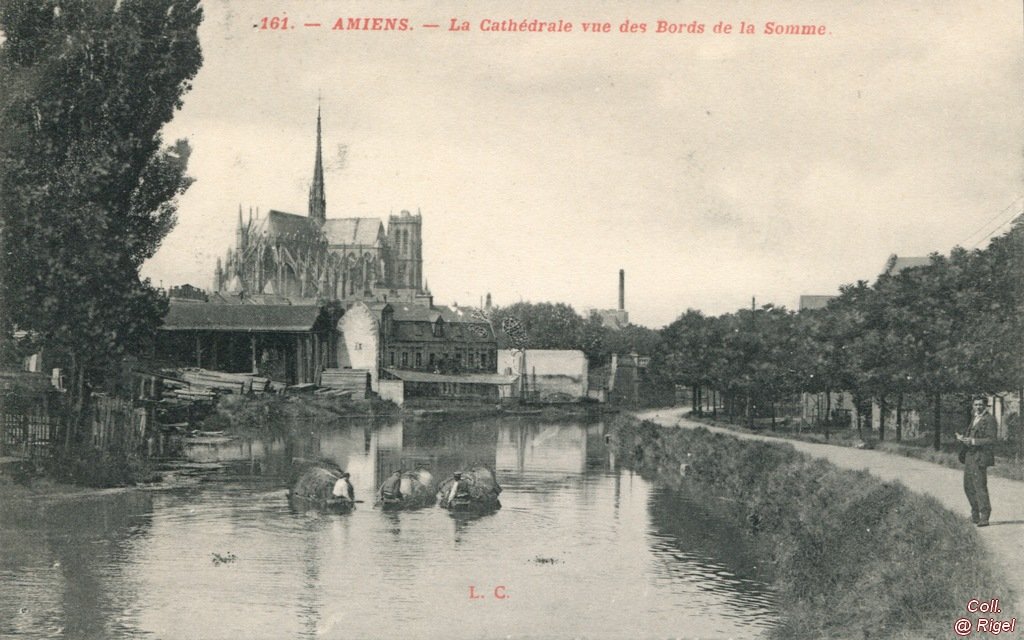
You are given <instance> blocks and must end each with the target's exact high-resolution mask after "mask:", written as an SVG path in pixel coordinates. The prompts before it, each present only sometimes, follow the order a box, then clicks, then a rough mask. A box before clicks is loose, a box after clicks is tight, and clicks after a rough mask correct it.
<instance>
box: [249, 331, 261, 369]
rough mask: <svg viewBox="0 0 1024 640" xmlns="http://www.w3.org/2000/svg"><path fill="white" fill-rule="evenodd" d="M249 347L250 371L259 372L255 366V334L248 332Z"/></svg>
mask: <svg viewBox="0 0 1024 640" xmlns="http://www.w3.org/2000/svg"><path fill="white" fill-rule="evenodd" d="M249 347H250V349H251V351H252V372H253V373H259V369H258V368H257V367H256V334H255V333H250V334H249Z"/></svg>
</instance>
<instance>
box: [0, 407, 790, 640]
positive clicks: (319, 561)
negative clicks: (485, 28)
mask: <svg viewBox="0 0 1024 640" xmlns="http://www.w3.org/2000/svg"><path fill="white" fill-rule="evenodd" d="M187 451H188V454H189V456H190V458H191V460H193V461H194V462H202V463H209V465H210V466H215V470H214V471H211V472H207V473H208V475H207V476H206V478H205V481H204V482H201V483H199V484H197V485H194V486H191V487H188V488H182V489H177V490H171V491H159V492H155V493H145V492H128V493H121V494H117V495H110V496H100V497H96V498H93V499H92V500H90V501H88V503H86V502H85V501H83V502H78V501H72V502H68V501H62V502H59V503H55V504H54V505H52V506H50V507H47V508H42V507H39V506H37V505H33V504H22V505H20V506H18V507H17V508H14V507H12V505H2V506H0V515H3V519H2V520H0V546H2V548H3V549H4V551H5V554H4V556H3V557H2V559H0V596H2V597H0V619H2V620H4V621H5V622H2V623H0V624H3V625H4V626H3V627H0V635H11V636H23V637H37V636H47V635H54V636H56V635H59V634H60V633H61V631H60V630H61V629H63V635H64V637H110V638H129V637H132V638H134V637H143V636H146V635H151V636H153V637H196V636H209V635H213V636H218V637H247V638H264V637H265V638H279V637H309V638H312V637H317V638H323V637H327V638H341V637H345V638H375V637H381V636H383V635H398V636H410V637H473V638H480V637H495V636H506V635H515V636H538V637H576V636H587V637H638V636H643V635H644V634H647V635H648V636H650V637H667V636H680V635H682V636H698V637H734V638H753V637H757V636H758V635H759V634H760V633H761V632H762V631H763V630H764V629H765V628H768V627H769V626H770V625H771V624H773V621H774V616H775V614H774V604H773V601H772V599H771V595H770V592H769V590H768V589H767V588H766V586H765V583H764V580H763V578H762V576H761V574H760V573H759V572H758V571H757V570H756V569H755V568H754V567H755V565H756V560H755V559H754V557H753V555H752V554H750V552H749V551H747V550H746V544H745V541H744V539H743V537H742V535H740V534H738V533H737V532H735V531H733V530H732V529H730V527H729V524H728V522H729V521H728V520H727V519H726V518H724V517H723V516H722V514H721V513H720V510H717V509H716V508H715V505H714V504H704V503H702V502H701V501H700V500H697V501H693V500H692V499H691V498H690V497H687V496H683V495H680V494H675V493H671V492H667V491H666V490H664V489H662V488H659V487H656V486H653V485H651V484H650V483H649V482H647V481H645V480H643V479H642V478H640V477H639V476H636V475H633V474H631V473H629V472H626V471H617V470H614V469H613V467H612V466H611V465H610V463H609V454H608V450H607V447H606V446H605V439H604V427H603V425H601V424H599V423H597V424H536V423H530V422H528V421H526V420H517V419H513V420H481V421H476V422H467V423H444V422H419V421H417V422H406V423H402V422H395V423H392V424H384V425H380V424H373V423H371V422H367V421H358V422H356V421H352V422H348V423H339V424H338V425H335V426H334V427H333V428H330V429H316V430H312V431H305V432H302V433H300V435H298V436H295V437H292V438H288V439H274V438H263V439H258V438H256V439H236V440H229V441H228V440H224V441H216V440H214V441H207V442H193V443H191V444H189V445H188V447H187ZM319 458H327V459H330V460H333V461H334V462H335V463H336V464H338V465H339V466H341V467H342V468H344V469H346V470H348V471H349V473H351V474H352V477H351V479H352V481H353V484H354V486H355V489H356V493H357V496H356V497H357V499H371V500H372V498H371V496H372V495H373V493H374V491H375V489H376V487H377V486H378V485H379V484H380V482H382V481H383V478H384V477H386V476H387V475H389V474H390V473H391V472H392V471H393V470H396V469H412V468H415V467H419V466H423V467H426V468H428V469H430V470H431V472H432V473H433V474H434V476H435V478H443V477H445V475H446V474H450V473H452V472H453V471H455V470H458V469H462V468H466V467H468V466H471V465H473V464H480V463H482V464H486V465H488V466H491V467H492V468H495V469H496V470H497V475H498V480H499V482H500V483H501V484H502V486H503V488H504V492H503V493H502V496H501V499H502V504H503V508H502V509H501V510H500V511H498V512H496V513H493V514H488V515H485V516H482V517H481V516H476V517H472V516H470V515H469V514H458V515H456V516H454V517H452V516H450V515H449V514H448V513H447V512H445V511H443V510H441V509H438V508H427V509H421V510H418V511H409V512H382V511H380V510H376V509H372V508H371V505H370V504H368V503H367V504H362V505H359V506H358V508H357V509H356V510H355V511H354V512H352V513H351V514H346V515H341V516H332V515H324V514H318V513H316V512H310V513H303V514H296V513H293V512H291V511H290V510H289V509H288V506H287V502H286V500H285V497H284V487H285V486H287V484H288V478H289V477H290V474H292V473H293V469H294V468H295V464H294V463H295V462H296V461H304V460H315V459H319ZM687 500H690V502H687ZM8 549H12V550H13V553H6V552H7V550H8ZM213 554H221V555H222V556H227V555H228V554H230V556H232V557H235V558H237V560H236V561H232V562H229V563H220V564H219V563H217V562H211V556H212V555H213ZM471 586H472V587H474V589H476V591H475V593H482V594H485V597H484V598H482V599H472V598H470V595H469V594H470V591H469V589H470V587H471ZM499 586H500V587H502V588H503V589H504V590H507V595H509V598H507V599H497V598H495V597H494V594H495V589H496V588H497V587H499ZM25 602H31V603H32V608H31V610H30V612H25V613H22V612H20V606H21V604H20V603H25Z"/></svg>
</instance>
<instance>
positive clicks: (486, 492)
mask: <svg viewBox="0 0 1024 640" xmlns="http://www.w3.org/2000/svg"><path fill="white" fill-rule="evenodd" d="M456 478H458V481H459V482H460V483H461V484H462V486H461V488H460V490H459V492H458V493H457V494H456V492H455V491H453V488H454V486H455V482H456ZM500 493H501V486H500V485H499V484H498V481H497V479H495V475H494V472H493V471H491V470H490V469H488V468H487V467H485V466H482V465H478V466H475V467H473V468H471V469H469V470H468V471H461V472H457V473H456V474H454V475H453V477H451V478H448V479H447V480H445V481H444V482H442V483H441V486H440V488H439V489H438V492H437V499H438V505H440V507H441V508H442V509H447V510H448V511H450V512H453V513H457V512H463V513H467V512H468V513H486V512H490V511H495V510H497V509H500V508H501V501H500V500H498V494H500Z"/></svg>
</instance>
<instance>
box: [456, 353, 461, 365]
mask: <svg viewBox="0 0 1024 640" xmlns="http://www.w3.org/2000/svg"><path fill="white" fill-rule="evenodd" d="M455 362H457V363H458V364H460V365H461V364H462V349H456V350H455Z"/></svg>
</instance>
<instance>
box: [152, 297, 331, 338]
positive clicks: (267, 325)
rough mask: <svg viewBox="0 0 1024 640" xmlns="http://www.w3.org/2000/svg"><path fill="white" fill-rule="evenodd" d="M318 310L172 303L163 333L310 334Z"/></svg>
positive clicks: (312, 307) (319, 310)
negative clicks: (239, 332) (280, 332)
mask: <svg viewBox="0 0 1024 640" xmlns="http://www.w3.org/2000/svg"><path fill="white" fill-rule="evenodd" d="M320 312H321V309H320V307H317V306H308V305H262V304H260V305H247V304H246V305H243V304H210V303H204V302H179V301H177V300H171V303H170V308H169V309H168V310H167V315H166V316H165V317H164V324H163V326H162V327H161V329H162V330H164V331H286V332H300V331H301V332H304V331H312V330H313V328H314V325H315V324H316V322H317V320H318V319H319V318H320Z"/></svg>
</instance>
